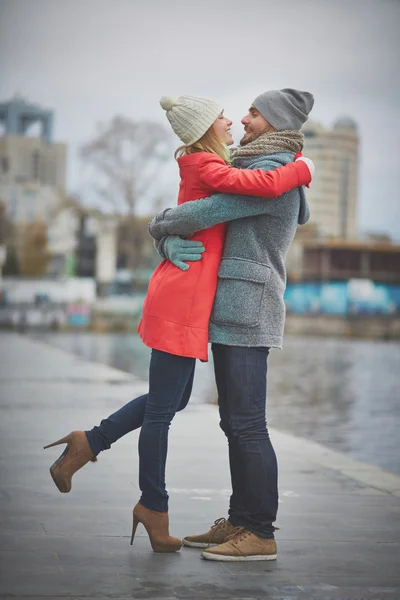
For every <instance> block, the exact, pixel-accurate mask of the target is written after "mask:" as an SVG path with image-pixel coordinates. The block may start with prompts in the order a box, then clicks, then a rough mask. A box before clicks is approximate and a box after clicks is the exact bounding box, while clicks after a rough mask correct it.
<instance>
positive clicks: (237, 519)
mask: <svg viewBox="0 0 400 600" xmlns="http://www.w3.org/2000/svg"><path fill="white" fill-rule="evenodd" d="M212 352H213V356H214V369H215V379H216V383H217V389H218V404H219V413H220V418H221V420H220V427H221V429H222V430H223V431H224V433H225V435H226V437H227V438H228V444H229V464H230V470H231V480H232V495H231V498H230V505H229V521H230V522H231V523H232V525H234V526H235V527H236V526H239V525H241V526H243V527H246V529H248V530H249V531H251V532H252V533H255V534H256V535H258V536H259V537H263V538H273V537H274V526H273V525H272V523H273V522H274V521H275V520H276V514H277V511H278V466H277V461H276V456H275V451H274V449H273V447H272V444H271V440H270V438H269V434H268V429H267V423H266V402H267V358H268V353H269V348H247V347H239V346H223V345H221V344H213V345H212Z"/></svg>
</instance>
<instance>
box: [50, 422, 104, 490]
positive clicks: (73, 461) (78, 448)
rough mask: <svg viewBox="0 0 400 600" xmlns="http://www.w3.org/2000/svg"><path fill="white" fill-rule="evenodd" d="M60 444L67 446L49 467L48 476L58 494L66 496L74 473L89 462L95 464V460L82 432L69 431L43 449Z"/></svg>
mask: <svg viewBox="0 0 400 600" xmlns="http://www.w3.org/2000/svg"><path fill="white" fill-rule="evenodd" d="M60 444H67V447H66V448H65V450H64V452H63V453H62V454H61V456H59V457H58V458H57V460H56V461H55V462H54V463H53V464H52V465H51V467H50V474H51V476H52V478H53V481H54V483H55V484H56V486H57V488H58V489H59V490H60V492H62V493H64V494H66V493H68V492H69V491H71V487H72V483H71V479H72V476H73V475H74V473H76V472H77V471H78V470H79V469H81V468H82V467H83V466H84V465H86V463H88V462H89V461H92V462H96V461H97V458H96V456H94V454H93V452H92V450H91V448H90V446H89V442H88V441H87V437H86V434H85V432H84V431H71V433H69V434H68V435H66V436H65V437H63V438H61V439H59V440H57V441H56V442H53V443H52V444H47V446H44V449H47V448H52V447H53V446H59V445H60Z"/></svg>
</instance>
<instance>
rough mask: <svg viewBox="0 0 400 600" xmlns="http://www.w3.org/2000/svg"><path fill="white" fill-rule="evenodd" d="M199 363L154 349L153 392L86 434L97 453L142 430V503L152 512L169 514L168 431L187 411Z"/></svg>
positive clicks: (140, 484) (129, 404)
mask: <svg viewBox="0 0 400 600" xmlns="http://www.w3.org/2000/svg"><path fill="white" fill-rule="evenodd" d="M195 363H196V360H195V359H194V358H187V357H184V356H176V355H175V354H168V353H167V352H161V351H159V350H152V354H151V361H150V375H149V393H148V394H145V395H144V396H139V398H136V399H135V400H132V401H131V402H128V404H125V406H123V407H122V408H120V410H118V411H117V412H115V413H114V414H112V415H110V416H109V417H108V418H107V419H104V420H103V421H101V423H100V426H99V427H94V428H93V429H91V430H90V431H86V436H87V439H88V442H89V445H90V447H91V449H92V452H93V454H95V455H96V456H97V454H99V452H101V451H102V450H107V449H109V448H110V446H111V444H113V443H114V442H115V441H116V440H118V439H119V438H121V437H122V436H124V435H126V434H127V433H129V432H130V431H133V430H134V429H138V428H139V427H141V431H140V436H139V487H140V490H141V492H142V495H141V498H140V503H141V504H143V505H144V506H146V507H147V508H150V509H152V510H158V511H160V512H167V511H168V493H167V490H166V489H165V463H166V460H167V450H168V430H169V426H170V424H171V421H172V419H173V418H174V415H175V413H176V412H177V411H179V410H182V409H184V408H185V406H186V405H187V403H188V402H189V398H190V394H191V392H192V385H193V378H194V369H195Z"/></svg>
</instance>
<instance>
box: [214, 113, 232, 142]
mask: <svg viewBox="0 0 400 600" xmlns="http://www.w3.org/2000/svg"><path fill="white" fill-rule="evenodd" d="M231 125H232V121H231V120H230V119H228V117H224V111H222V113H221V114H220V115H219V117H218V119H217V120H216V121H214V124H213V129H214V133H215V135H216V136H217V138H218V139H219V140H221V142H223V143H224V144H226V145H227V146H231V145H232V144H233V137H232V134H231Z"/></svg>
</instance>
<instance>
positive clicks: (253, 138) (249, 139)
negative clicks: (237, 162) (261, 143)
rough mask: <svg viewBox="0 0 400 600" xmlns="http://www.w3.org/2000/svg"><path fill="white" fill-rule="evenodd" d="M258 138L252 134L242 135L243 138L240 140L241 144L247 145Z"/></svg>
mask: <svg viewBox="0 0 400 600" xmlns="http://www.w3.org/2000/svg"><path fill="white" fill-rule="evenodd" d="M255 139H256V138H255V137H253V136H252V135H250V136H249V137H247V138H246V136H244V137H242V139H241V140H240V142H239V145H240V146H242V147H243V146H247V144H250V142H252V141H253V140H255Z"/></svg>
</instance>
